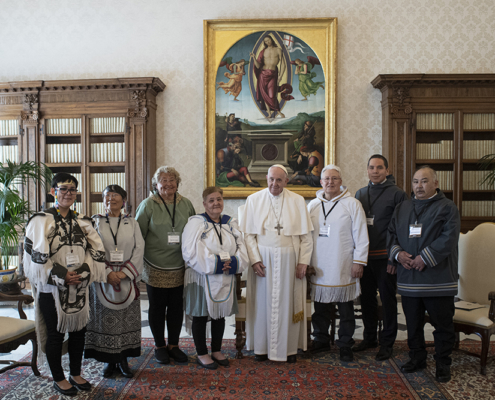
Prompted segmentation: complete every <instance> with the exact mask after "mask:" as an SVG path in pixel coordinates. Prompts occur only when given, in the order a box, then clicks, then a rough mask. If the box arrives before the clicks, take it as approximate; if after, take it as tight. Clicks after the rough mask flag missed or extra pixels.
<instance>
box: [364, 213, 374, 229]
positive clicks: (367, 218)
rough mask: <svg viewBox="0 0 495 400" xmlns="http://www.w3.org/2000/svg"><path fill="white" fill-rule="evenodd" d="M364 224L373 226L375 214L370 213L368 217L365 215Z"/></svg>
mask: <svg viewBox="0 0 495 400" xmlns="http://www.w3.org/2000/svg"><path fill="white" fill-rule="evenodd" d="M366 225H368V226H373V225H375V216H374V215H371V216H370V217H366Z"/></svg>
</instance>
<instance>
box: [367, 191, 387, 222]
mask: <svg viewBox="0 0 495 400" xmlns="http://www.w3.org/2000/svg"><path fill="white" fill-rule="evenodd" d="M390 187H392V186H387V187H386V188H385V189H383V190H382V191H381V193H380V194H379V195H378V196H376V199H375V200H374V201H373V203H372V202H371V196H370V187H369V186H368V206H369V208H370V213H369V215H371V207H373V205H374V204H375V203H376V201H377V200H378V199H379V198H380V196H381V195H382V194H383V193H385V190H387V189H388V188H390Z"/></svg>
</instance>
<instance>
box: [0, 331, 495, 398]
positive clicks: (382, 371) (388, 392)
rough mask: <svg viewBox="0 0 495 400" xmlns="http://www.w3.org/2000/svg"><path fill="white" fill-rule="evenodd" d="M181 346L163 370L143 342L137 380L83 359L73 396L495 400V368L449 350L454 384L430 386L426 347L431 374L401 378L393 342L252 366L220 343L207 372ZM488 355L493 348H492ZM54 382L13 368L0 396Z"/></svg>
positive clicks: (49, 394) (41, 391)
mask: <svg viewBox="0 0 495 400" xmlns="http://www.w3.org/2000/svg"><path fill="white" fill-rule="evenodd" d="M180 345H181V348H182V349H183V350H184V351H186V352H187V353H188V355H190V356H191V357H190V361H189V363H188V364H183V365H179V364H177V365H176V364H174V362H173V361H172V363H171V364H169V365H161V364H157V363H156V362H155V359H154V357H153V341H152V340H151V339H143V351H142V355H141V357H139V358H137V359H132V360H130V362H129V364H130V367H131V369H132V370H133V371H135V377H134V378H133V379H130V380H129V379H125V378H123V377H122V376H120V375H118V376H116V377H115V378H113V379H104V378H103V377H102V376H101V370H102V366H103V364H101V363H99V362H96V361H93V360H84V365H83V371H84V373H83V375H84V376H85V377H86V378H87V379H88V380H90V381H91V383H92V384H93V389H92V391H91V392H89V393H84V392H82V393H80V394H79V395H78V397H77V398H78V399H105V400H124V399H126V400H130V399H184V400H185V399H199V398H201V399H233V398H235V399H236V400H241V399H288V400H289V399H290V400H299V399H300V400H303V399H354V398H355V399H464V400H466V399H469V400H470V399H495V379H494V377H495V363H494V362H491V363H489V365H488V371H487V375H486V376H482V375H480V374H479V359H477V358H475V357H470V356H467V355H465V354H463V353H460V352H454V355H453V360H454V364H453V366H452V374H453V379H452V381H451V382H449V383H447V384H439V383H438V382H436V381H435V379H434V376H435V363H434V361H433V356H432V352H433V349H432V348H429V351H430V354H429V356H428V369H427V370H425V371H423V372H418V373H414V374H407V375H404V374H402V373H401V372H400V369H399V366H400V365H402V364H403V363H404V362H406V361H407V359H408V357H407V345H406V344H405V343H404V342H398V343H397V344H396V346H395V353H394V358H393V359H391V360H389V361H385V362H377V361H375V359H374V355H375V351H372V350H369V351H366V352H362V353H357V354H356V355H355V361H354V362H352V363H342V362H340V360H339V357H338V349H333V350H332V351H331V352H330V353H326V354H324V355H322V356H319V357H305V356H304V355H300V356H298V362H297V363H296V364H287V363H277V362H271V361H268V362H261V363H259V362H255V361H254V356H253V354H252V353H250V352H245V353H244V354H245V358H244V359H242V360H235V359H232V358H233V356H234V353H235V350H234V341H233V340H225V341H224V346H223V347H224V349H225V353H226V354H227V356H228V357H229V358H231V366H230V367H228V368H224V367H220V368H219V369H217V370H216V371H208V370H205V369H204V368H201V367H199V366H198V365H197V364H196V352H195V349H194V344H193V342H192V339H181V344H180ZM461 347H462V348H464V349H466V350H470V351H479V348H480V344H479V342H473V341H463V342H461ZM490 353H491V356H493V355H494V354H495V346H493V345H492V346H491V351H490ZM60 398H63V396H58V394H57V392H55V391H54V390H53V388H52V379H51V378H47V377H46V373H43V372H42V376H41V377H36V376H34V375H33V374H32V371H31V369H29V368H27V367H25V368H18V369H15V370H11V371H8V372H7V373H4V374H2V375H0V399H4V400H7V399H9V400H10V399H19V400H20V399H23V400H31V399H33V400H34V399H50V400H55V399H60Z"/></svg>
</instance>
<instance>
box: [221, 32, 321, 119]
mask: <svg viewBox="0 0 495 400" xmlns="http://www.w3.org/2000/svg"><path fill="white" fill-rule="evenodd" d="M278 33H279V34H280V36H281V37H282V38H283V37H284V34H287V33H285V32H278ZM262 34H263V32H256V33H253V34H250V35H248V36H246V37H244V38H243V39H241V40H239V41H238V42H237V43H236V44H235V45H234V46H232V47H231V48H230V49H229V50H228V51H227V53H226V54H225V56H224V57H223V58H222V59H225V58H227V57H232V62H237V61H239V60H241V59H244V60H249V54H250V53H251V52H252V51H253V49H254V47H255V45H256V42H257V41H258V39H259V38H260V36H261V35H262ZM291 36H293V35H291ZM293 38H294V40H295V42H296V43H299V44H300V45H301V46H300V47H301V48H302V50H303V51H304V53H303V52H301V51H300V50H296V51H294V52H292V53H289V57H290V60H291V61H294V60H295V59H296V58H299V59H300V60H302V61H304V62H306V61H307V60H308V56H312V57H316V58H318V55H317V54H315V53H314V51H313V50H312V49H311V48H310V47H309V46H308V45H307V44H306V43H305V42H304V41H302V40H300V39H299V38H297V37H295V36H293ZM251 63H252V61H251ZM249 67H250V65H247V66H246V67H245V71H246V75H244V76H243V79H242V91H241V93H240V94H239V96H238V97H237V99H238V100H239V101H234V97H233V96H231V95H228V94H225V93H224V91H223V90H222V89H218V90H217V91H216V113H218V114H219V115H225V114H231V113H235V115H236V117H237V118H242V119H248V120H249V121H251V122H254V123H256V124H261V125H266V124H269V122H268V121H267V119H265V118H264V116H263V115H262V114H261V113H260V111H259V110H258V108H257V107H256V105H255V102H254V100H253V95H252V94H251V92H250V89H249V81H248V75H247V74H248V70H249ZM288 68H291V74H292V87H293V92H292V93H291V95H292V96H294V99H293V100H290V101H287V102H286V103H285V106H284V108H283V109H282V112H283V113H284V114H285V118H280V117H277V118H276V119H275V120H273V122H271V125H276V124H278V123H284V122H285V121H287V119H289V118H292V117H295V116H297V114H298V113H301V112H304V113H308V114H311V113H314V112H318V111H323V110H324V109H325V92H324V90H323V89H318V91H317V93H316V95H309V96H308V100H307V101H303V99H304V97H303V96H302V95H301V93H300V91H299V78H298V75H295V74H294V71H295V68H296V66H295V65H290V64H289V65H288ZM225 72H229V71H228V69H227V68H226V67H225V66H222V67H220V68H218V70H217V75H216V82H227V81H228V78H226V77H225V76H224V73H225ZM312 72H315V73H316V77H314V78H313V81H314V82H317V81H321V82H324V81H325V78H324V74H323V70H322V67H321V66H320V65H315V66H314V68H313V70H312Z"/></svg>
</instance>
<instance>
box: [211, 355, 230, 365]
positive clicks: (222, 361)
mask: <svg viewBox="0 0 495 400" xmlns="http://www.w3.org/2000/svg"><path fill="white" fill-rule="evenodd" d="M211 359H212V360H213V361H215V362H216V363H217V364H218V365H221V366H222V367H228V366H229V365H230V363H229V360H227V359H224V360H219V359H218V358H216V357H215V356H211Z"/></svg>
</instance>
